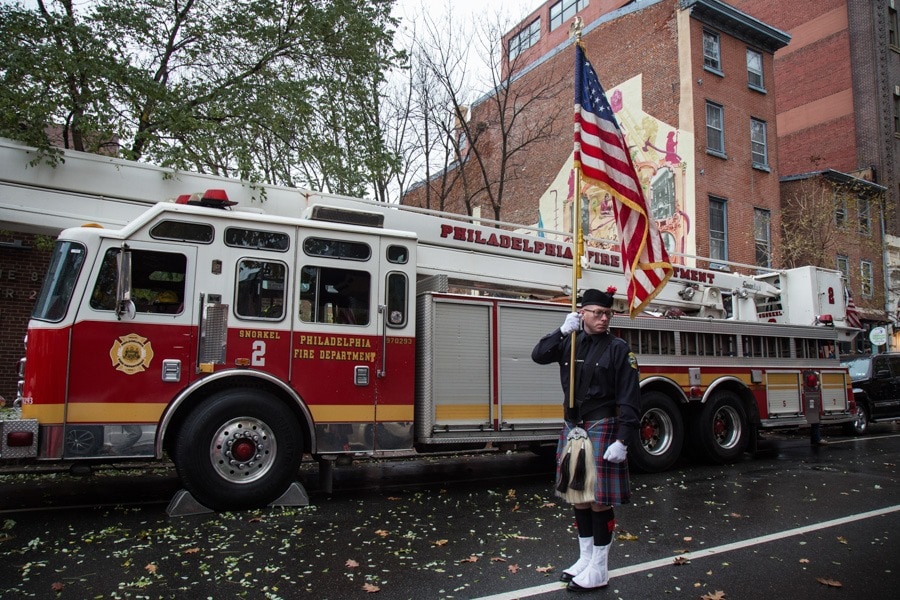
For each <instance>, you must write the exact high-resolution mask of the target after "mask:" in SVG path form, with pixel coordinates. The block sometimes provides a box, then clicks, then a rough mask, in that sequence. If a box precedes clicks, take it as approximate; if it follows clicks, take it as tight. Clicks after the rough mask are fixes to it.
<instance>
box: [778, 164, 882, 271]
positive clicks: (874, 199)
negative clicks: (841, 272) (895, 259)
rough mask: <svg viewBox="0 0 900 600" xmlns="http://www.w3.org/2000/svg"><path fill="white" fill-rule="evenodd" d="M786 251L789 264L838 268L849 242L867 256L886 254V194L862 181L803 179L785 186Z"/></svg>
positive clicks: (783, 238)
mask: <svg viewBox="0 0 900 600" xmlns="http://www.w3.org/2000/svg"><path fill="white" fill-rule="evenodd" d="M784 190H785V191H784V193H783V197H782V218H781V222H782V226H781V227H782V236H781V255H782V259H783V261H784V264H785V266H787V267H798V266H802V265H814V266H819V267H827V268H831V269H833V268H834V267H835V265H834V257H835V256H836V255H838V254H845V253H846V252H847V249H848V246H849V245H851V244H852V245H853V246H858V247H859V251H860V253H861V255H866V254H868V255H870V256H872V255H873V254H874V255H880V254H881V234H880V229H881V228H880V219H881V218H882V211H883V206H882V204H883V201H882V196H879V195H873V194H872V193H871V191H870V190H869V189H868V188H867V187H866V186H865V184H864V183H862V182H861V180H850V181H847V182H839V181H831V180H827V179H824V178H822V177H813V178H807V179H803V180H800V181H797V182H793V183H792V184H788V185H785V186H784Z"/></svg>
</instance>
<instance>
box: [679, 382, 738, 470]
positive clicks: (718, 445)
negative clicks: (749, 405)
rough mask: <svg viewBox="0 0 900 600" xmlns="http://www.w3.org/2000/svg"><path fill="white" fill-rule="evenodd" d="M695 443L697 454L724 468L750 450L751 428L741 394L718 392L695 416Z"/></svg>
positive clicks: (693, 427) (693, 436)
mask: <svg viewBox="0 0 900 600" xmlns="http://www.w3.org/2000/svg"><path fill="white" fill-rule="evenodd" d="M692 429H693V431H692V432H691V433H692V435H691V439H692V440H693V441H694V443H695V444H696V448H695V450H696V452H695V453H696V454H697V455H698V456H699V457H700V458H702V459H705V460H707V461H710V462H713V463H716V464H724V463H728V462H732V461H735V460H737V459H738V458H740V456H741V455H742V454H743V453H744V451H745V450H746V448H747V443H748V441H749V439H750V438H749V435H750V425H749V423H748V421H747V412H746V410H744V405H743V403H742V402H741V399H740V398H739V397H738V396H737V394H735V393H733V392H729V391H722V392H718V393H716V394H715V395H713V397H712V398H710V399H709V400H707V401H706V404H704V405H703V408H702V409H701V410H700V412H698V413H697V414H695V415H694V419H693V423H692Z"/></svg>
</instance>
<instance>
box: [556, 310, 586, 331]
mask: <svg viewBox="0 0 900 600" xmlns="http://www.w3.org/2000/svg"><path fill="white" fill-rule="evenodd" d="M579 329H581V315H580V314H578V313H577V312H573V313H569V314H567V315H566V322H565V323H563V324H562V327H560V328H559V331H560V332H561V333H562V334H563V335H569V334H570V333H572V332H573V331H578V330H579Z"/></svg>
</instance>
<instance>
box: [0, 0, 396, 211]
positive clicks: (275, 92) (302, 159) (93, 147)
mask: <svg viewBox="0 0 900 600" xmlns="http://www.w3.org/2000/svg"><path fill="white" fill-rule="evenodd" d="M393 3H394V0H295V1H291V0H241V1H235V0H183V1H181V2H171V0H97V1H96V2H92V3H88V4H82V3H79V4H78V5H77V6H74V7H73V0H41V2H40V3H39V7H38V9H36V10H27V9H25V8H23V7H21V6H4V7H0V40H2V41H0V44H2V46H0V49H2V59H0V61H2V62H0V65H2V66H0V81H2V86H0V113H2V116H0V135H2V136H5V137H11V138H14V139H17V140H20V141H22V142H25V143H27V144H31V145H35V146H38V147H40V148H43V149H49V148H51V146H52V144H53V140H52V139H51V137H50V136H49V135H48V131H51V128H53V127H61V128H62V131H61V133H62V138H63V146H64V147H71V148H75V149H78V150H86V151H98V150H101V149H102V147H103V144H106V143H109V142H114V143H116V144H117V148H116V153H117V154H118V155H120V156H123V157H125V158H129V159H133V160H150V161H152V162H155V163H157V164H160V165H163V166H170V167H174V168H179V169H188V170H194V171H199V172H205V173H212V174H217V175H223V176H230V177H239V178H242V179H246V180H250V181H260V182H266V183H274V184H283V185H307V186H310V187H317V188H322V189H329V190H331V191H335V192H339V193H348V194H361V193H363V191H364V189H365V187H366V184H367V182H369V181H372V179H373V177H377V176H379V173H378V172H377V171H378V169H380V168H382V166H383V165H384V164H392V163H394V162H395V161H396V158H395V157H394V156H392V155H391V153H390V152H388V151H387V149H386V148H385V144H384V139H383V138H384V136H383V135H382V132H381V128H380V124H379V120H378V103H379V97H378V95H379V90H380V88H381V87H382V84H383V82H384V73H385V72H386V71H387V70H388V69H390V68H391V67H392V66H394V65H396V64H399V63H400V62H402V60H403V55H402V54H401V53H397V52H396V51H395V50H394V49H393V28H394V27H396V22H395V21H394V20H393V19H392V17H391V16H390V11H391V8H392V6H393Z"/></svg>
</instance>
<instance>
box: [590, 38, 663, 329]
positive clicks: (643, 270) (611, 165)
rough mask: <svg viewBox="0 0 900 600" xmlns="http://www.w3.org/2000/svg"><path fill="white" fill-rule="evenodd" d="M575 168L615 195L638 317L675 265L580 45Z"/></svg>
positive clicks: (629, 288)
mask: <svg viewBox="0 0 900 600" xmlns="http://www.w3.org/2000/svg"><path fill="white" fill-rule="evenodd" d="M574 122H575V167H576V168H577V169H579V171H580V172H581V177H582V178H583V179H584V180H585V181H589V182H591V183H593V184H595V185H597V186H599V187H601V188H603V189H605V190H606V191H608V192H609V193H610V195H612V197H613V200H614V202H613V212H614V215H615V220H616V226H617V228H618V231H619V244H620V251H621V253H622V263H623V265H624V267H625V277H626V279H627V281H628V285H627V294H628V309H629V313H630V315H631V317H632V318H633V317H634V316H635V315H636V314H637V313H639V312H640V311H641V310H643V309H644V307H646V306H647V304H649V303H650V302H651V301H652V300H653V298H655V297H656V295H657V294H658V293H659V292H660V290H661V289H662V288H663V286H665V285H666V282H668V280H669V278H670V277H671V276H672V264H671V263H670V262H669V256H668V253H667V252H666V249H665V246H664V245H663V243H662V237H660V235H659V231H658V230H657V228H656V222H655V221H654V220H653V219H651V218H650V217H649V216H648V211H647V202H646V200H644V192H643V189H642V188H641V184H640V180H639V179H638V177H637V173H636V171H635V169H634V163H633V162H632V160H631V152H630V151H629V149H628V144H627V142H626V140H625V136H624V135H623V134H622V130H621V129H620V128H619V124H618V122H617V121H616V117H615V115H614V114H613V110H612V107H611V106H610V104H609V101H608V100H607V99H606V94H605V93H604V91H603V86H601V85H600V80H599V79H598V78H597V74H596V73H595V72H594V68H593V67H592V66H591V63H590V62H588V60H587V58H586V57H585V55H584V48H583V47H582V46H581V44H580V43H578V44H576V45H575V118H574Z"/></svg>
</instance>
